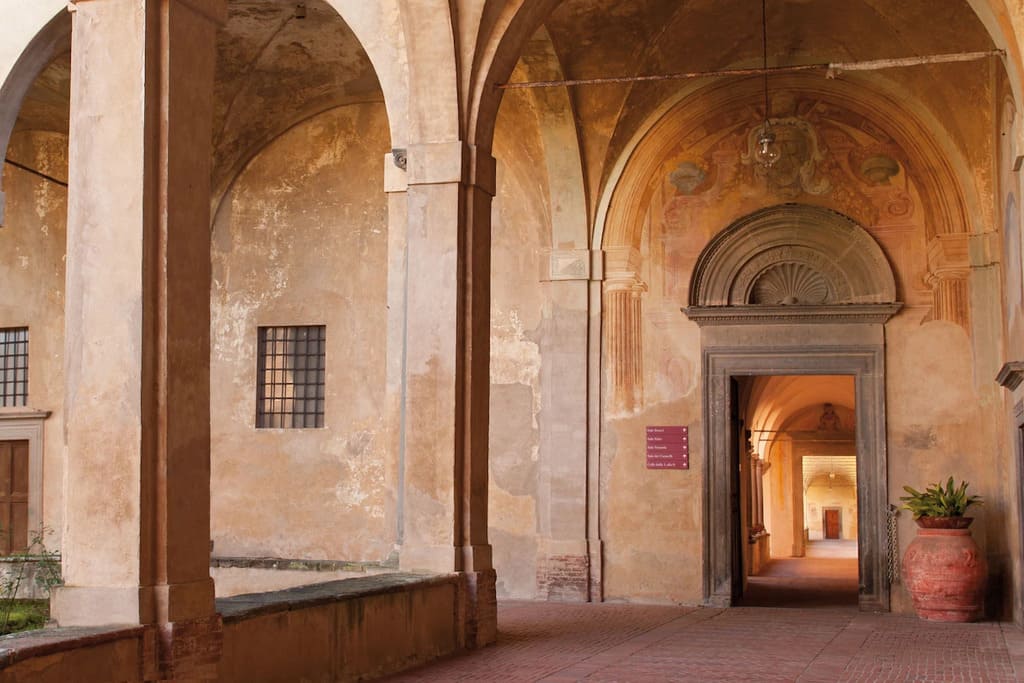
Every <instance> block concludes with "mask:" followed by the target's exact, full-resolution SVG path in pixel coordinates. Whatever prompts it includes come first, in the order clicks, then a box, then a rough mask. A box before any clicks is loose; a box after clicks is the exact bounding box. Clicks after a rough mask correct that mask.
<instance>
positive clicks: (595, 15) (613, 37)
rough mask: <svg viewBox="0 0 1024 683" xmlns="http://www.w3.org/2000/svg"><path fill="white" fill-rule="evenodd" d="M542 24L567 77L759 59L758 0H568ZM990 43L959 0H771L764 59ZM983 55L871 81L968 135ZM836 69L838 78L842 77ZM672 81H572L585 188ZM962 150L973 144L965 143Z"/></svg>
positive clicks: (793, 60) (844, 57) (871, 55)
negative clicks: (577, 83)
mask: <svg viewBox="0 0 1024 683" xmlns="http://www.w3.org/2000/svg"><path fill="white" fill-rule="evenodd" d="M546 28H547V31H548V33H549V34H550V36H551V41H552V44H553V45H554V48H555V50H556V51H557V53H558V55H559V58H560V60H561V62H562V67H563V72H564V76H565V78H570V79H573V78H594V77H604V76H628V75H636V74H662V73H671V72H680V71H703V70H716V69H724V68H738V67H751V66H760V61H761V36H760V31H761V6H760V3H758V2H756V1H752V0H691V1H688V2H678V0H632V1H631V2H622V1H621V0H566V1H565V2H563V3H561V4H560V5H559V6H558V8H557V9H556V10H555V11H554V12H553V13H552V14H551V15H550V16H549V17H548V19H547V21H546ZM991 48H992V41H991V40H990V39H989V36H988V34H987V33H986V31H985V29H984V27H983V26H982V24H981V22H980V21H979V20H978V18H977V16H976V15H975V14H974V12H973V11H972V10H971V8H970V7H969V6H968V5H967V3H966V2H964V0H944V1H943V2H935V1H934V0H848V1H845V0H844V1H843V2H839V1H838V0H829V1H824V2H822V1H810V0H768V51H769V58H768V62H769V65H770V66H772V65H780V64H781V65H790V64H801V63H819V62H834V61H854V60H870V59H883V58H892V57H904V56H914V55H927V54H935V53H950V52H961V51H977V50H987V49H991ZM989 69H990V65H989V63H988V62H986V61H982V62H972V63H967V64H952V65H950V64H947V65H935V66H927V67H913V68H905V69H899V70H890V71H886V72H884V74H878V75H877V76H873V78H877V79H879V82H882V83H886V84H887V86H888V87H889V88H890V89H892V90H896V91H898V92H903V93H905V94H906V96H907V98H908V99H915V100H919V101H920V102H922V103H923V106H924V107H927V108H928V109H930V110H931V111H933V112H938V113H940V116H939V118H940V119H941V120H942V124H943V125H944V126H945V127H946V131H945V133H947V134H952V135H954V136H957V135H959V137H961V138H967V139H969V138H970V137H971V135H972V134H973V132H972V128H976V127H977V121H978V111H977V109H976V108H975V107H964V106H963V103H964V102H965V101H966V100H971V101H974V102H978V103H979V104H982V105H983V102H979V100H978V94H977V92H976V89H977V88H978V83H984V82H987V81H989V80H991V74H990V71H989ZM840 78H842V76H841V75H840ZM679 88H680V82H679V81H662V82H654V83H637V84H623V85H601V86H587V87H580V88H574V89H572V97H573V102H574V106H575V109H576V113H577V116H578V118H579V120H580V123H581V131H582V132H581V137H582V142H583V156H584V164H585V171H586V175H587V182H588V184H589V186H590V189H591V190H592V192H593V191H594V190H596V189H597V188H598V187H600V184H601V183H602V182H603V181H604V180H605V179H606V178H607V176H608V174H609V172H610V169H611V167H612V165H613V164H614V162H615V160H616V159H617V157H618V155H619V154H621V152H622V150H623V149H625V148H626V146H627V144H628V142H629V141H630V140H631V139H632V138H633V136H634V135H636V133H637V132H638V130H640V128H641V127H642V126H643V124H644V123H645V122H646V121H647V120H648V119H649V117H650V116H651V114H652V112H654V111H655V110H657V109H658V107H659V105H660V104H661V103H662V102H664V101H666V100H667V99H668V98H669V97H671V95H672V94H673V93H675V92H677V91H678V89H679ZM961 146H963V147H964V148H966V149H970V148H971V144H970V143H969V142H961Z"/></svg>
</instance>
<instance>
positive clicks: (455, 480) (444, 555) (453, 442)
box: [400, 142, 497, 647]
mask: <svg viewBox="0 0 1024 683" xmlns="http://www.w3.org/2000/svg"><path fill="white" fill-rule="evenodd" d="M494 173H495V164H494V158H493V157H491V156H490V155H489V154H486V153H484V152H482V151H479V150H477V149H475V148H472V147H470V146H468V145H466V144H465V143H462V142H445V143H427V144H418V145H411V146H410V147H409V152H408V185H409V186H408V200H409V201H408V207H409V208H408V211H409V214H408V216H409V223H408V233H407V239H408V252H407V254H408V256H407V258H408V271H407V277H408V280H407V282H408V289H407V296H406V306H407V316H406V336H405V339H406V370H405V401H404V404H405V428H404V430H405V431H404V443H405V464H404V486H405V496H404V499H405V510H404V513H403V518H404V541H403V544H402V549H401V559H400V566H401V567H402V568H404V569H419V570H427V571H433V572H451V571H459V572H464V573H465V574H466V577H467V585H468V596H467V601H466V605H465V608H466V634H465V638H466V644H467V645H468V646H470V647H473V646H479V645H485V644H487V643H491V642H493V641H494V640H495V638H496V636H497V613H496V610H497V600H496V598H495V574H494V568H493V564H492V560H491V547H490V545H488V543H487V429H488V395H489V392H490V386H489V377H490V374H489V362H490V358H489V347H490V256H491V254H490V249H491V243H490V242H491V240H490V210H491V200H492V199H493V197H494V187H495V185H494Z"/></svg>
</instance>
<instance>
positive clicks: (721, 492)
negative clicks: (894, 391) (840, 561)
mask: <svg viewBox="0 0 1024 683" xmlns="http://www.w3.org/2000/svg"><path fill="white" fill-rule="evenodd" d="M786 327H789V326H786ZM794 327H804V326H794ZM807 327H808V328H810V329H804V330H802V332H803V333H804V334H800V332H801V331H800V330H796V332H797V334H795V335H794V334H789V333H783V334H779V335H775V334H771V330H770V329H769V330H761V332H768V334H758V335H750V334H749V332H750V328H747V330H746V332H747V334H742V333H740V334H736V335H733V334H730V333H729V332H728V330H727V328H725V327H717V328H712V329H715V330H716V331H717V332H720V333H722V334H715V335H713V336H714V337H715V338H716V339H705V338H704V337H705V335H704V334H702V346H703V376H704V389H703V391H704V415H705V420H704V434H703V436H704V444H705V453H706V454H707V457H706V461H705V462H706V464H705V468H704V490H705V498H704V500H705V515H704V520H705V524H704V548H705V554H704V578H705V582H704V584H705V590H704V597H705V603H706V604H707V605H709V606H715V607H727V606H730V605H731V604H732V600H733V598H732V596H733V580H734V577H733V553H735V552H736V548H737V541H738V539H737V538H736V537H735V534H736V532H735V530H734V528H733V519H732V515H733V512H732V505H731V499H732V496H733V495H738V491H734V490H733V488H734V479H735V478H734V477H733V476H732V472H731V468H732V463H731V461H730V458H729V453H730V446H731V444H730V438H731V430H730V429H729V414H730V410H731V406H730V405H729V401H730V394H729V385H730V381H731V380H732V379H733V378H739V377H750V376H758V375H852V376H853V377H854V385H855V402H856V415H857V424H856V443H857V523H858V529H859V531H858V537H857V549H858V570H859V577H860V582H859V585H860V588H859V598H858V600H859V604H860V608H861V610H864V611H885V612H887V611H889V578H888V575H887V573H886V566H887V557H886V553H887V544H886V513H887V505H888V475H887V454H886V427H885V344H884V330H883V326H882V325H881V324H861V325H851V326H849V327H850V328H860V329H858V330H854V329H844V330H838V329H834V330H832V332H838V333H839V334H837V335H836V337H837V339H836V343H834V344H833V343H819V344H813V345H805V344H793V343H792V342H793V341H795V339H794V337H796V338H799V337H804V338H812V339H813V338H814V337H816V336H820V335H818V334H815V330H814V329H813V328H814V327H816V326H813V325H812V326H807ZM836 327H839V328H847V326H845V325H841V326H836ZM776 329H778V328H776ZM707 331H708V329H707V328H705V329H704V330H702V333H703V332H707ZM793 331H794V330H792V329H790V330H789V332H793ZM779 332H783V331H782V330H779ZM776 336H777V337H782V338H780V339H778V342H781V343H772V341H773V339H771V338H772V337H776ZM827 336H832V335H827ZM843 337H846V338H847V339H852V340H854V341H856V340H858V339H860V340H863V341H864V343H853V344H844V343H842V342H841V339H842V338H843ZM865 337H867V339H865ZM872 337H874V339H871V338H872ZM743 338H747V339H751V340H757V341H751V343H748V344H743V345H734V344H730V343H729V342H730V340H738V339H743ZM784 338H788V339H789V340H791V341H790V343H788V344H787V343H785V341H786V340H785V339H784ZM719 339H720V340H721V342H722V343H717V340H719ZM740 579H741V580H742V577H740Z"/></svg>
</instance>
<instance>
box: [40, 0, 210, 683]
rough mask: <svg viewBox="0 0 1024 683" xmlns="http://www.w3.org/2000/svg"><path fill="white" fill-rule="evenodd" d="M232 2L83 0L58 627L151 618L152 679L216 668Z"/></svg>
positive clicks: (74, 121)
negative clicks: (214, 193)
mask: <svg viewBox="0 0 1024 683" xmlns="http://www.w3.org/2000/svg"><path fill="white" fill-rule="evenodd" d="M226 4H227V3H226V2H225V0H163V1H160V2H157V1H155V0H145V1H144V0H77V2H75V3H73V4H72V5H71V6H70V8H71V11H72V12H73V13H74V17H73V21H74V34H73V41H72V60H71V61H72V74H71V81H72V85H71V137H70V146H69V188H68V228H67V290H66V291H67V303H66V322H65V325H66V340H65V376H66V394H65V418H64V419H65V435H66V442H65V443H66V453H67V462H66V465H65V470H64V472H65V487H64V490H65V497H64V505H65V512H64V533H63V544H62V548H61V550H62V554H63V563H64V578H65V582H66V585H65V586H64V587H63V588H61V589H59V590H58V591H57V592H56V594H55V595H54V599H53V612H54V616H55V618H56V619H57V621H58V622H59V623H60V624H61V625H94V624H102V623H124V624H155V625H156V629H155V633H156V634H157V637H158V643H159V647H158V648H157V649H156V653H157V654H158V660H159V670H160V673H159V675H160V676H161V677H164V678H177V679H202V678H209V677H212V676H214V675H215V674H216V671H215V667H216V661H217V658H218V657H219V651H220V620H219V617H217V615H216V614H215V612H214V602H213V595H214V593H213V581H212V580H211V578H210V570H209V550H210V433H209V424H210V412H209V363H210V215H209V211H210V208H209V207H210V184H209V178H210V160H211V151H210V150H211V147H210V140H211V112H212V99H213V72H214V62H215V59H216V54H215V34H216V30H217V27H218V25H219V24H220V23H222V22H223V21H224V20H225V19H226Z"/></svg>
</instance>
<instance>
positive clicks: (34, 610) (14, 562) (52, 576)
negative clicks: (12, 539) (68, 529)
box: [0, 526, 63, 634]
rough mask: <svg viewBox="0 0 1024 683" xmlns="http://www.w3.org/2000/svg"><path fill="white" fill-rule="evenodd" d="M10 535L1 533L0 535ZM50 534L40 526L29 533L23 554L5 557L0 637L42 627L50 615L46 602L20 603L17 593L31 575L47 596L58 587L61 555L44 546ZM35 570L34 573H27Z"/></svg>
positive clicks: (0, 590) (0, 591)
mask: <svg viewBox="0 0 1024 683" xmlns="http://www.w3.org/2000/svg"><path fill="white" fill-rule="evenodd" d="M3 533H8V534H9V533H10V532H9V531H2V530H0V534H3ZM52 533H53V530H52V529H50V528H49V527H46V526H42V527H40V528H39V530H38V531H35V532H33V533H32V535H31V537H30V538H29V542H28V547H27V548H25V550H24V551H22V552H19V553H14V554H12V555H9V556H7V557H5V558H4V562H3V563H4V564H6V565H8V567H9V568H8V569H7V570H6V571H5V572H3V573H2V575H0V634H4V633H12V632H14V631H20V630H25V629H28V628H41V627H42V626H43V624H45V622H46V619H47V618H48V615H49V610H48V606H47V600H22V599H19V598H18V592H19V591H20V590H21V586H22V584H23V583H24V582H25V580H26V579H27V578H28V576H27V575H28V574H30V573H31V574H32V577H33V581H34V582H35V584H36V587H37V588H38V589H39V591H40V592H41V593H42V594H43V595H45V596H47V597H49V595H50V591H51V590H52V589H53V588H54V587H55V586H59V585H61V583H63V580H62V578H61V571H60V553H59V552H57V551H56V550H50V549H49V548H47V547H46V543H45V541H46V537H47V536H49V535H50V534H52ZM30 569H31V570H34V571H30Z"/></svg>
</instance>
